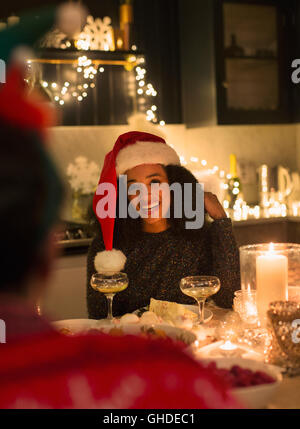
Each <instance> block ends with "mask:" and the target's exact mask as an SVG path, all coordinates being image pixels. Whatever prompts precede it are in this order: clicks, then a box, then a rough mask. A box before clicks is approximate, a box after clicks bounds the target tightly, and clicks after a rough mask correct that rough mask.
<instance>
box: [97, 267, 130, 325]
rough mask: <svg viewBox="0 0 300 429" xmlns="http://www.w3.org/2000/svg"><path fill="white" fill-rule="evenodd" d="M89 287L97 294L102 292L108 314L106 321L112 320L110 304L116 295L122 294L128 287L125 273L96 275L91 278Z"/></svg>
mask: <svg viewBox="0 0 300 429" xmlns="http://www.w3.org/2000/svg"><path fill="white" fill-rule="evenodd" d="M91 286H92V288H93V289H95V290H97V291H98V292H102V293H103V294H104V295H105V296H106V299H107V303H108V313H107V320H112V319H113V313H112V303H113V299H114V296H115V294H116V293H118V292H122V291H123V290H125V289H126V288H127V286H128V277H127V274H126V273H112V274H109V273H105V274H101V273H96V274H93V275H92V277H91Z"/></svg>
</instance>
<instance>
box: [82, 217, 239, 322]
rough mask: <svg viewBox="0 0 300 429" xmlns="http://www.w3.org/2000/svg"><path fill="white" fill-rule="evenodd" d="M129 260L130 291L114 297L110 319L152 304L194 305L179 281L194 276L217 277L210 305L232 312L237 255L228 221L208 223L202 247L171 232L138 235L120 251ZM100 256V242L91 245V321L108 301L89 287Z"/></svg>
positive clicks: (104, 311) (100, 314) (101, 314)
mask: <svg viewBox="0 0 300 429" xmlns="http://www.w3.org/2000/svg"><path fill="white" fill-rule="evenodd" d="M120 249H121V250H122V251H123V252H124V253H125V255H126V257H127V261H126V265H125V269H124V271H125V272H126V273H127V275H128V278H129V286H128V288H127V289H126V290H125V291H123V292H120V293H118V294H116V296H115V298H114V302H113V313H114V316H120V315H122V314H125V313H130V312H132V311H134V310H136V309H138V308H141V307H144V306H146V305H148V304H149V302H150V298H151V297H152V298H155V299H159V300H165V301H173V302H178V303H184V304H195V303H196V302H195V301H194V300H193V299H192V298H189V297H187V296H186V295H184V294H183V293H182V292H181V290H180V287H179V283H180V280H181V279H182V278H183V277H186V276H192V275H215V276H217V277H219V279H220V280H221V289H220V291H219V292H218V293H217V294H216V295H215V296H214V301H215V302H216V304H217V305H219V306H221V307H226V308H228V307H231V306H232V301H233V295H234V291H235V290H237V289H240V268H239V253H238V248H237V246H236V242H235V239H234V235H233V232H232V225H231V220H230V219H227V218H226V219H219V220H215V221H214V222H212V224H211V225H210V226H209V228H208V230H207V231H206V233H205V236H204V239H203V240H201V241H200V242H197V241H195V240H189V239H187V238H185V237H179V236H178V235H176V234H175V233H174V232H173V231H172V228H169V229H167V230H166V231H163V232H160V233H146V232H143V233H141V236H140V237H139V240H137V241H136V242H135V244H134V246H131V247H128V246H120ZM102 250H104V246H103V241H102V238H101V237H97V238H95V239H94V240H93V242H92V244H91V246H90V248H89V251H88V261H87V306H88V314H89V317H90V318H94V319H100V318H105V317H106V315H107V304H106V298H105V296H104V295H103V294H101V293H100V292H97V291H95V290H94V289H93V288H92V287H91V286H90V279H91V276H92V274H94V273H95V272H96V270H95V267H94V258H95V255H96V254H97V252H99V251H102Z"/></svg>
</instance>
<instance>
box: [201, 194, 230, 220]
mask: <svg viewBox="0 0 300 429" xmlns="http://www.w3.org/2000/svg"><path fill="white" fill-rule="evenodd" d="M204 207H205V210H206V211H207V213H208V214H209V216H210V217H211V218H212V219H214V220H216V219H224V218H226V217H227V215H226V213H225V210H224V209H223V207H222V205H221V203H220V201H219V200H218V198H217V197H216V195H214V194H212V193H211V192H204Z"/></svg>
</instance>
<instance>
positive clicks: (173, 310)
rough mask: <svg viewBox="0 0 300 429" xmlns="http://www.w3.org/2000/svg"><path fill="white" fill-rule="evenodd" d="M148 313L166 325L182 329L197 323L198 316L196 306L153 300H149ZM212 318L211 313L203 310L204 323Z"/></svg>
mask: <svg viewBox="0 0 300 429" xmlns="http://www.w3.org/2000/svg"><path fill="white" fill-rule="evenodd" d="M149 311H151V312H153V313H155V314H156V315H157V316H158V317H160V318H161V319H162V320H164V321H166V322H168V323H171V324H174V325H175V326H182V327H184V326H185V325H186V327H187V328H191V327H192V326H193V324H195V323H196V322H197V319H198V314H199V309H198V307H197V305H186V304H178V303H177V302H169V301H161V300H157V299H154V298H151V300H150V305H149ZM212 317H213V313H212V312H211V311H210V310H208V309H206V308H205V309H204V323H207V322H209V321H210V320H211V319H212ZM189 322H190V323H189ZM188 325H191V326H188Z"/></svg>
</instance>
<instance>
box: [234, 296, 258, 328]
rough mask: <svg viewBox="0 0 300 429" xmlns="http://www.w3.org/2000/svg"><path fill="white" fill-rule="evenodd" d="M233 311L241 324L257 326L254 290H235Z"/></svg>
mask: <svg viewBox="0 0 300 429" xmlns="http://www.w3.org/2000/svg"><path fill="white" fill-rule="evenodd" d="M233 309H234V311H236V312H237V313H238V314H239V316H240V318H241V319H242V321H243V322H245V323H248V324H257V322H258V314H257V304H256V291H255V290H237V291H236V292H234V299H233Z"/></svg>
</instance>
